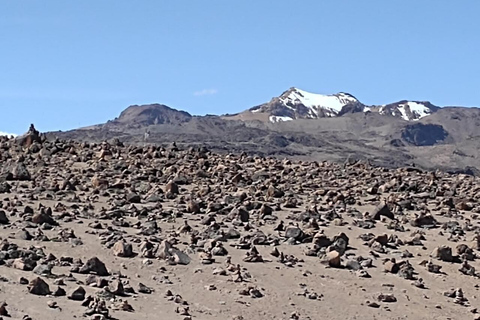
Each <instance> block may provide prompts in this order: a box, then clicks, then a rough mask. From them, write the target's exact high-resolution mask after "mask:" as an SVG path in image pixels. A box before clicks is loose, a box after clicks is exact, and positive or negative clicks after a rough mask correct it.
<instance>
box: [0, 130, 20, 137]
mask: <svg viewBox="0 0 480 320" xmlns="http://www.w3.org/2000/svg"><path fill="white" fill-rule="evenodd" d="M0 136H7V137H10V136H14V137H17V136H18V134H15V133H8V132H4V131H0Z"/></svg>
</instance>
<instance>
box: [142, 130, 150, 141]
mask: <svg viewBox="0 0 480 320" xmlns="http://www.w3.org/2000/svg"><path fill="white" fill-rule="evenodd" d="M148 138H150V131H148V130H147V131H145V134H144V135H143V142H147V141H148Z"/></svg>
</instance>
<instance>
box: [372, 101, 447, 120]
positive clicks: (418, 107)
mask: <svg viewBox="0 0 480 320" xmlns="http://www.w3.org/2000/svg"><path fill="white" fill-rule="evenodd" d="M438 109H440V108H439V107H437V106H435V105H433V104H431V103H430V102H428V101H406V100H403V101H399V102H395V103H390V104H387V105H382V106H373V107H366V108H365V111H375V112H378V113H380V114H382V115H390V116H394V117H399V118H402V119H404V120H406V121H415V120H420V119H421V118H423V117H426V116H428V115H430V114H432V113H434V112H436V111H437V110H438Z"/></svg>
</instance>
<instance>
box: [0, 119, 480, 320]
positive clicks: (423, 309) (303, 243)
mask: <svg viewBox="0 0 480 320" xmlns="http://www.w3.org/2000/svg"><path fill="white" fill-rule="evenodd" d="M0 164H1V165H0V168H1V169H0V224H1V229H0V301H1V302H2V303H1V307H0V317H2V318H3V319H23V320H27V319H33V320H40V319H62V320H63V319H96V320H100V319H173V320H174V319H179V320H188V319H199V320H202V319H205V320H207V319H222V320H224V319H228V320H253V319H282V320H307V319H311V320H313V319H398V320H400V319H436V320H440V319H442V320H446V319H472V320H473V319H477V320H478V319H480V311H479V310H478V309H477V308H480V298H479V295H480V281H479V277H480V263H479V261H480V251H479V250H480V235H479V234H480V233H479V230H480V224H479V222H480V217H479V212H480V203H479V201H480V194H479V191H480V183H479V181H478V179H477V178H475V177H474V176H469V175H464V174H449V173H445V172H442V171H439V170H436V171H433V170H430V171H427V170H422V169H419V168H416V167H404V168H401V167H400V168H382V167H377V166H372V165H370V164H369V163H368V161H363V160H347V161H345V162H343V163H339V162H337V163H333V162H325V161H324V162H321V161H302V160H291V159H278V158H268V157H259V156H251V155H248V154H245V153H243V154H240V153H239V154H228V153H226V154H217V153H214V152H211V151H209V150H208V149H206V148H204V147H200V146H199V147H197V148H182V147H178V146H176V145H175V144H171V145H170V146H168V147H165V146H156V145H127V144H124V143H122V142H120V141H119V140H115V139H113V140H110V141H108V142H103V143H95V142H76V141H73V140H60V139H46V138H45V137H44V136H42V135H40V134H39V133H38V131H36V130H35V128H34V127H33V126H32V128H31V129H30V131H29V132H28V133H27V134H26V135H24V136H22V137H20V138H16V139H12V138H6V137H2V138H0Z"/></svg>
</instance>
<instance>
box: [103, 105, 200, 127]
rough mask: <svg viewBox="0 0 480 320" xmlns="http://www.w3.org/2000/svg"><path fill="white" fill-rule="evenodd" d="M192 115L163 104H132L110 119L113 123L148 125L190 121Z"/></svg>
mask: <svg viewBox="0 0 480 320" xmlns="http://www.w3.org/2000/svg"><path fill="white" fill-rule="evenodd" d="M191 118H192V115H190V114H189V113H188V112H185V111H179V110H176V109H173V108H170V107H168V106H166V105H163V104H157V103H155V104H146V105H132V106H129V107H128V108H127V109H125V110H124V111H122V113H121V114H120V116H119V117H118V118H116V119H115V120H113V121H111V122H110V123H111V124H115V125H136V126H149V125H156V124H178V123H182V122H187V121H190V119H191Z"/></svg>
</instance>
